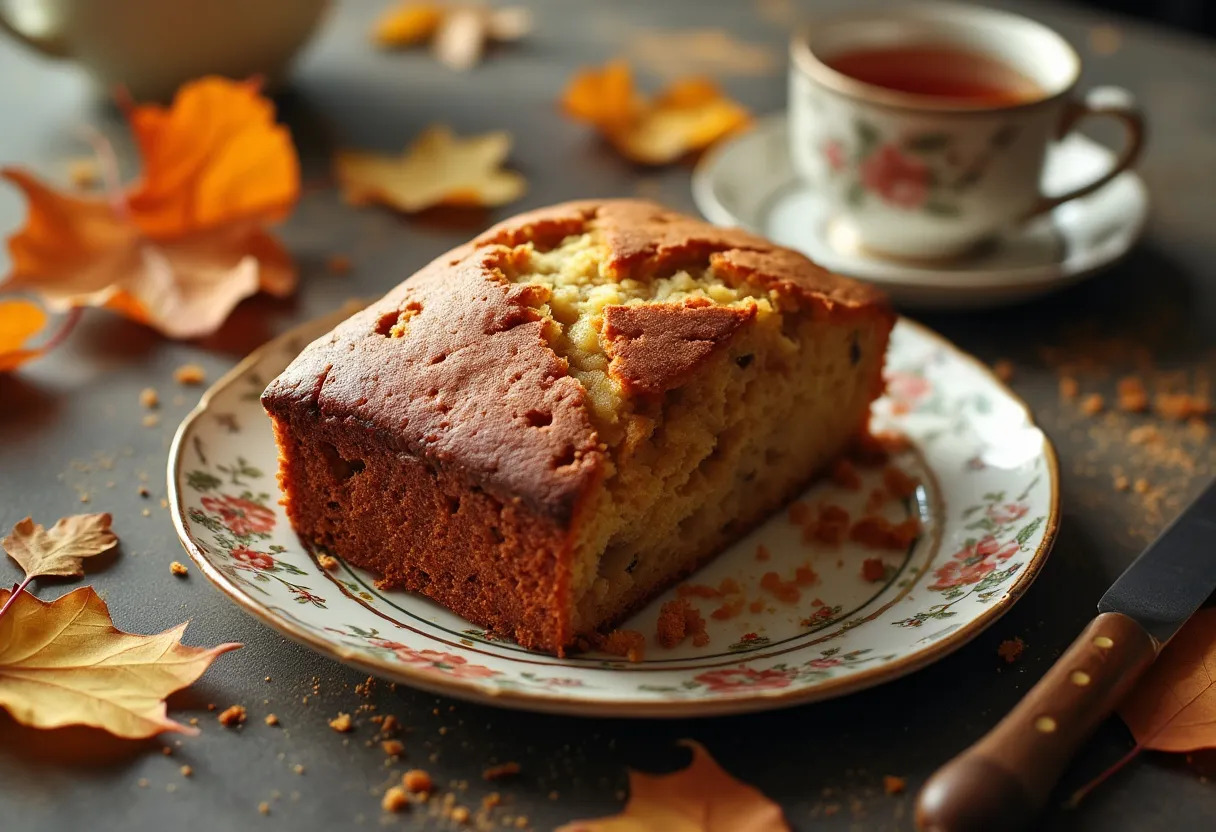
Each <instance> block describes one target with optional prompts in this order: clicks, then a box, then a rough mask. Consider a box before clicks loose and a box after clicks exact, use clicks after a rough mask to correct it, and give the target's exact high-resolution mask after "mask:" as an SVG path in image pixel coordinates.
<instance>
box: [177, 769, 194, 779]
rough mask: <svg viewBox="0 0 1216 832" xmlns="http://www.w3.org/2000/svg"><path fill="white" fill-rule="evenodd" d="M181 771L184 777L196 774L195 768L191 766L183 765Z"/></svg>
mask: <svg viewBox="0 0 1216 832" xmlns="http://www.w3.org/2000/svg"><path fill="white" fill-rule="evenodd" d="M180 771H181V773H182V777H192V776H193V775H194V769H192V768H191V767H190V766H182V767H181V769H180Z"/></svg>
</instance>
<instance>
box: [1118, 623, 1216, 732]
mask: <svg viewBox="0 0 1216 832" xmlns="http://www.w3.org/2000/svg"><path fill="white" fill-rule="evenodd" d="M1119 716H1121V717H1123V721H1124V722H1126V723H1127V727H1128V728H1130V729H1131V732H1132V735H1133V736H1134V737H1135V738H1136V745H1137V747H1138V748H1141V749H1144V748H1147V749H1151V750H1153V751H1174V752H1185V751H1197V750H1199V749H1201V748H1216V608H1208V609H1203V610H1200V611H1199V612H1197V613H1195V615H1194V616H1192V617H1191V620H1190V621H1188V622H1187V623H1186V624H1185V625H1183V627H1182V629H1181V630H1179V631H1178V634H1177V635H1176V636H1174V638H1173V639H1172V640H1171V641H1170V643H1169V644H1167V645H1166V646H1165V650H1163V651H1162V652H1161V655H1160V656H1159V657H1158V658H1157V661H1156V662H1154V663H1153V666H1152V667H1150V668H1149V669H1148V672H1147V673H1145V674H1144V677H1143V678H1142V679H1141V680H1140V681H1139V682H1138V683H1137V684H1136V687H1134V688H1133V689H1132V692H1131V694H1130V695H1129V696H1128V697H1127V698H1126V699H1124V700H1123V703H1122V704H1121V705H1120V706H1119Z"/></svg>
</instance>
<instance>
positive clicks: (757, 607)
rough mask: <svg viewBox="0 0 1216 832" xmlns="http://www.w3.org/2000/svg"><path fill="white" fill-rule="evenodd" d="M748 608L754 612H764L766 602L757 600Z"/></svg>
mask: <svg viewBox="0 0 1216 832" xmlns="http://www.w3.org/2000/svg"><path fill="white" fill-rule="evenodd" d="M747 608H748V609H749V610H751V611H752V612H764V601H762V600H760V599H759V598H757V599H756V600H755V601H752V602H751V603H750V604H748V605H747Z"/></svg>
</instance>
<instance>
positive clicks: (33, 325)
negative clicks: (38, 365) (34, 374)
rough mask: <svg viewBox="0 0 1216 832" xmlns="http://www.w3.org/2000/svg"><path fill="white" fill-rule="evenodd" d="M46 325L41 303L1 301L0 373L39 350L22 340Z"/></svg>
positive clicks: (25, 360)
mask: <svg viewBox="0 0 1216 832" xmlns="http://www.w3.org/2000/svg"><path fill="white" fill-rule="evenodd" d="M44 326H46V313H45V312H43V311H42V307H41V306H39V305H38V304H36V303H31V302H30V301H28V300H3V301H0V373H3V372H7V371H8V370H15V369H17V368H18V367H20V366H21V365H22V364H24V363H25V362H27V361H29V360H30V359H31V358H37V357H38V356H39V355H40V354H41V353H42V350H39V349H30V348H29V347H26V346H25V342H26V341H28V340H29V339H30V338H32V337H34V336H35V335H37V334H38V333H39V332H41V331H42V328H43V327H44Z"/></svg>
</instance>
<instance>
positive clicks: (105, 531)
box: [0, 514, 118, 578]
mask: <svg viewBox="0 0 1216 832" xmlns="http://www.w3.org/2000/svg"><path fill="white" fill-rule="evenodd" d="M110 519H111V518H110V515H108V514H73V515H72V516H71V517H64V518H62V519H61V520H60V521H59V522H58V523H56V524H55V525H53V526H51V528H50V529H49V530H47V529H44V528H43V527H42V526H40V525H38V524H37V523H35V522H34V521H33V519H31V518H29V517H27V518H25V519H24V520H22V521H20V522H19V523H17V525H15V526H13V530H12V532H10V533H9V535H8V537H6V538H4V540H0V545H2V546H4V551H6V552H8V555H9V557H11V558H12V559H13V560H15V561H17V564H18V565H19V566H20V567H21V568H22V569H23V570H24V571H25V576H26V578H36V577H38V576H40V575H58V576H61V577H77V578H78V577H80V576H81V575H83V574H84V563H83V562H84V559H85V558H91V557H93V556H94V555H100V554H101V553H102V552H106V551H109V550H110V549H113V548H114V547H115V546H116V545H118V538H117V537H116V536H115V534H114V532H112V531H110Z"/></svg>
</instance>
